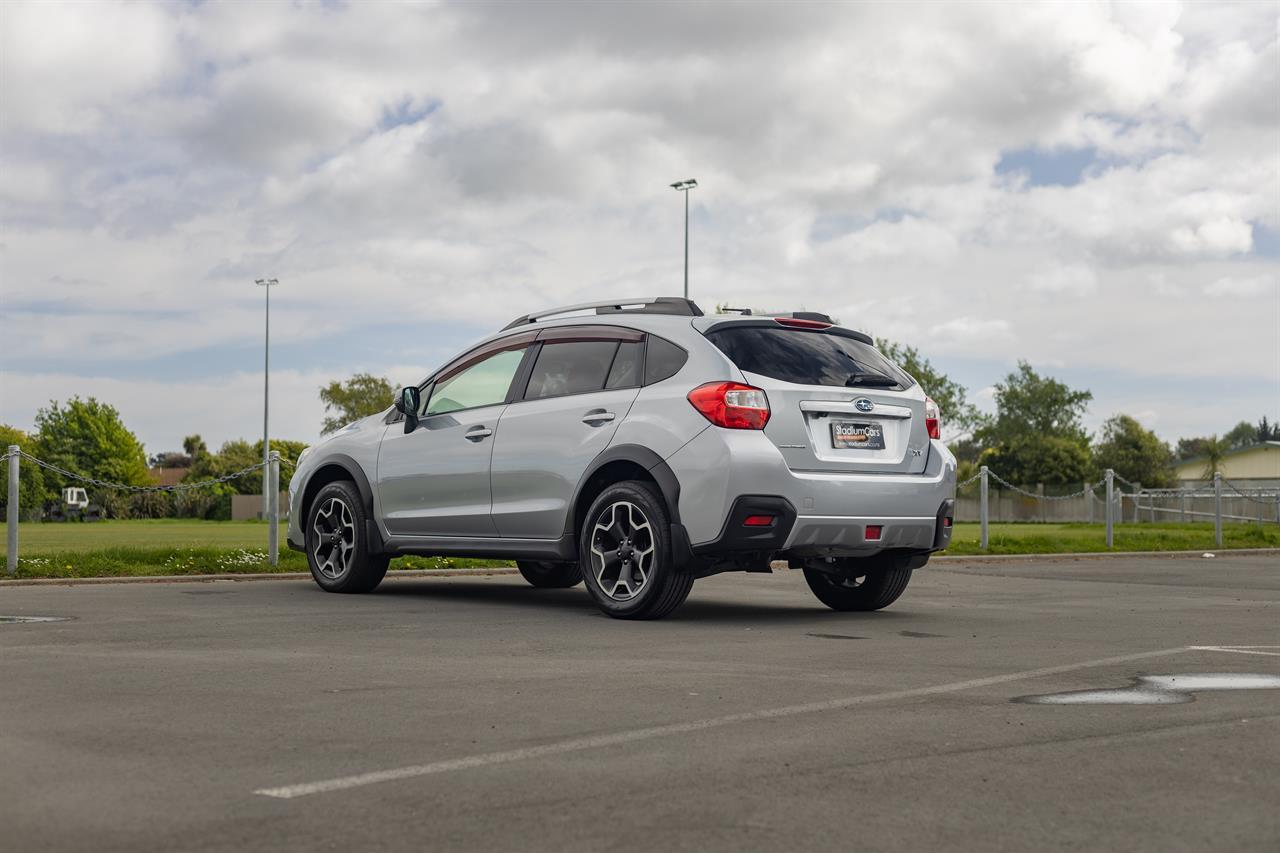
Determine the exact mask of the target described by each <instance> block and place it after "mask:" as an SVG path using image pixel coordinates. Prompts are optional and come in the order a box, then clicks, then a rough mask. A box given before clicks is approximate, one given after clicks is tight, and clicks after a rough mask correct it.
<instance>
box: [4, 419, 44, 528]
mask: <svg viewBox="0 0 1280 853" xmlns="http://www.w3.org/2000/svg"><path fill="white" fill-rule="evenodd" d="M15 444H16V445H17V446H18V447H19V448H20V449H21V450H23V451H25V452H27V453H30V454H32V455H35V440H34V439H33V438H32V437H31V436H29V435H27V434H26V433H25V432H23V431H22V430H20V429H17V428H15V427H11V426H9V425H8V424H0V452H4V451H6V450H8V449H9V447H10V446H12V445H15ZM5 482H6V483H7V482H8V480H7V479H6V480H5ZM45 498H46V494H45V482H44V469H43V468H41V467H40V466H39V465H37V464H35V463H34V462H31V461H28V460H26V459H23V460H22V461H20V462H19V463H18V509H19V510H20V511H21V512H22V513H24V514H25V513H28V512H34V511H37V510H39V509H40V508H41V507H43V505H44V502H45ZM8 508H9V490H8V489H7V488H5V489H0V512H5V511H7V510H8Z"/></svg>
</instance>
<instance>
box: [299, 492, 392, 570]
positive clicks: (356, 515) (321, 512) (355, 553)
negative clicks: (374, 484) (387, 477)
mask: <svg viewBox="0 0 1280 853" xmlns="http://www.w3.org/2000/svg"><path fill="white" fill-rule="evenodd" d="M366 521H367V516H366V514H365V510H364V502H363V501H361V500H360V492H359V491H357V490H356V487H355V484H354V483H352V482H350V481H349V480H339V481H337V482H334V483H330V484H329V485H327V486H325V487H324V488H323V489H321V490H320V493H319V494H317V495H316V497H315V500H313V501H312V502H311V506H310V507H309V508H308V509H307V522H306V524H307V526H306V528H305V529H304V533H303V536H304V543H305V547H306V549H307V565H308V566H309V567H310V568H311V577H312V578H313V579H314V580H315V582H316V584H317V585H318V586H319V587H320V588H321V589H323V590H324V591H325V592H348V593H360V592H371V591H373V590H374V589H375V588H376V587H377V586H378V584H380V583H381V582H382V578H383V577H384V576H385V575H386V574H387V564H388V563H390V562H391V558H390V557H388V556H387V555H385V554H370V553H369V543H368V541H367V535H366V533H365V531H366V530H367V529H368V527H367V526H366V523H365V522H366Z"/></svg>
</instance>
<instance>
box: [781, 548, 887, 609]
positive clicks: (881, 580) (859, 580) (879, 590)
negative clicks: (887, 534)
mask: <svg viewBox="0 0 1280 853" xmlns="http://www.w3.org/2000/svg"><path fill="white" fill-rule="evenodd" d="M886 563H887V564H886ZM835 567H837V568H839V569H840V571H839V572H838V573H837V572H832V571H824V570H822V569H817V568H811V567H809V566H805V569H804V579H805V581H806V582H807V583H808V584H809V589H811V590H813V594H814V595H816V596H817V597H818V600H819V601H821V602H822V603H823V604H825V605H827V606H828V607H830V608H831V609H832V610H840V611H843V612H848V611H857V610H861V611H867V610H881V609H883V608H885V607H888V606H889V605H890V604H893V603H894V602H895V601H897V600H898V597H899V596H900V595H902V593H903V591H904V590H906V588H907V584H908V583H910V581H911V567H910V566H909V565H907V566H902V565H895V564H893V563H892V562H888V561H880V560H876V559H875V558H871V559H849V560H844V561H842V562H841V563H837V564H835Z"/></svg>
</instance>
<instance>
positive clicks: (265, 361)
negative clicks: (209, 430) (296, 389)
mask: <svg viewBox="0 0 1280 853" xmlns="http://www.w3.org/2000/svg"><path fill="white" fill-rule="evenodd" d="M253 283H254V284H256V285H258V286H259V287H262V288H265V290H266V292H267V327H266V332H265V334H264V335H263V339H262V517H263V518H268V515H267V509H268V507H269V506H270V503H269V500H270V495H268V492H269V491H270V489H271V466H270V464H269V463H270V458H271V442H270V441H269V440H268V438H267V413H268V410H269V406H270V400H271V395H270V390H271V287H272V285H276V284H279V283H280V282H279V281H278V280H276V279H274V278H258V279H254V281H253Z"/></svg>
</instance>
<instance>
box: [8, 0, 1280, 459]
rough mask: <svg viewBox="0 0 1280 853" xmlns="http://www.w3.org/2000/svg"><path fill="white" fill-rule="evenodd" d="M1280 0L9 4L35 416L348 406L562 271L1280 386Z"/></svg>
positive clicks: (235, 421)
mask: <svg viewBox="0 0 1280 853" xmlns="http://www.w3.org/2000/svg"><path fill="white" fill-rule="evenodd" d="M1278 21H1280V3H1276V2H1252V3H1241V4H1236V5H1233V4H1228V3H1204V4H1184V5H1178V4H1167V5H1165V4H1156V3H1142V4H1132V5H1130V4H1119V3H1112V4H1107V3H1101V4H1089V3H1084V2H1076V3H1069V4H1062V5H1054V4H1017V5H1015V4H1012V3H971V4H961V3H937V4H925V3H918V4H911V5H907V4H883V5H880V4H859V5H854V4H839V3H824V4H805V3H798V2H786V3H778V4H775V5H771V4H766V3H750V4H741V5H733V4H728V3H697V2H682V3H671V4H638V3H637V4H626V5H623V4H599V5H585V4H578V3H520V4H517V3H510V4H493V5H490V4H485V3H475V2H470V3H466V4H457V5H454V4H449V3H443V4H442V3H390V2H381V3H372V2H370V3H334V2H331V3H308V2H297V3H285V2H281V3H253V4H250V3H218V2H203V3H164V4H144V3H114V2H107V0H94V2H83V3H71V2H61V3H59V2H41V3H33V4H25V3H20V2H14V0H4V2H3V3H0V40H2V42H3V43H2V44H0V63H2V66H0V74H2V80H0V87H2V88H0V119H2V126H0V220H2V224H3V233H2V234H0V276H2V278H0V286H2V288H3V291H2V295H3V301H2V303H0V359H2V364H0V382H2V385H0V421H3V422H7V423H11V424H13V425H16V426H19V427H23V428H29V427H30V426H31V423H32V419H33V417H34V414H35V411H36V409H37V408H39V407H40V406H41V405H43V404H45V403H46V402H47V401H48V400H49V399H51V398H57V399H66V398H67V397H70V396H71V395H74V394H80V395H85V396H87V395H96V396H97V397H99V398H100V399H103V400H106V401H109V402H111V403H113V404H114V405H116V406H117V407H118V408H119V409H120V410H121V412H122V413H123V415H124V417H125V419H126V422H127V423H128V425H129V426H130V427H132V428H133V429H134V431H135V432H137V433H138V435H139V436H140V437H141V438H142V439H143V441H144V442H145V443H146V445H147V449H148V450H149V451H152V452H154V451H160V450H166V449H173V448H177V447H178V446H179V445H180V443H181V439H182V437H183V436H184V435H186V434H188V433H191V432H200V433H202V434H203V435H204V437H205V438H206V440H207V441H208V442H209V443H210V444H211V445H213V446H216V445H218V444H220V443H221V442H222V441H224V440H226V439H229V438H236V437H242V436H243V437H253V436H255V435H258V434H260V430H261V406H262V398H261V395H262V386H261V383H262V331H263V330H262V325H263V304H262V300H263V290H262V289H261V288H258V287H255V286H254V284H253V280H254V279H255V278H260V277H264V276H275V277H278V278H279V279H280V282H281V284H280V286H279V288H277V289H275V290H274V291H273V294H272V329H271V331H272V367H273V371H272V391H273V393H272V425H273V429H272V432H273V434H276V435H282V436H286V437H289V438H299V439H312V438H314V437H315V436H316V435H317V433H318V429H319V426H320V422H321V417H322V412H321V405H320V402H319V400H318V398H317V393H316V392H317V389H318V388H319V386H320V385H321V384H322V383H325V382H327V381H328V380H330V379H334V378H342V377H346V376H348V375H350V374H351V373H354V372H356V371H372V372H375V373H378V374H382V375H387V376H389V377H390V378H391V379H392V380H393V381H394V382H397V383H401V382H410V381H416V380H417V379H419V378H420V377H421V376H422V375H424V374H425V373H426V372H428V371H429V370H430V369H431V368H433V367H435V366H436V365H438V364H439V363H440V362H441V361H443V360H444V359H445V358H446V357H448V356H449V355H450V354H451V353H453V352H455V351H456V350H457V349H459V348H460V347H461V346H463V345H464V344H465V343H466V342H467V341H469V340H471V339H473V338H476V337H478V336H480V335H483V334H485V333H487V332H489V331H491V330H493V329H494V328H496V327H499V326H501V325H503V324H505V323H506V322H507V321H509V320H510V319H511V318H512V317H514V316H516V315H517V314H520V313H524V312H526V311H530V310H533V309H536V308H540V307H546V306H549V305H554V304H561V303H566V302H574V301H581V300H587V299H593V298H612V297H618V296H628V295H638V294H653V293H664V294H672V293H678V292H679V290H680V287H681V262H682V256H681V251H682V242H681V241H682V224H683V220H682V216H683V208H682V205H681V198H680V196H679V195H678V194H677V193H675V192H673V191H672V190H671V189H669V188H668V186H667V185H668V184H669V183H671V182H672V181H675V180H677V179H681V178H687V177H696V178H697V179H698V181H699V184H700V186H699V188H698V189H697V190H695V191H694V194H693V196H692V204H693V206H692V216H691V222H692V224H691V231H692V236H691V241H692V248H691V259H690V266H691V273H690V276H691V287H692V292H693V295H694V297H695V298H696V299H698V300H699V301H700V302H701V303H702V304H703V306H704V307H707V308H710V307H711V306H714V305H715V304H716V303H729V304H733V305H751V306H757V307H763V308H769V309H776V310H787V309H797V308H807V309H810V310H825V311H829V312H831V313H833V314H835V315H837V316H838V317H839V318H840V319H841V320H842V321H843V322H844V323H845V324H846V325H850V326H854V327H857V328H862V329H865V330H867V331H869V332H871V333H873V334H876V335H880V336H887V337H890V338H894V339H897V340H900V341H903V342H906V343H910V344H913V345H915V346H918V347H919V348H920V349H921V350H922V351H923V352H924V353H925V354H926V355H927V356H928V357H929V358H931V359H932V360H933V361H934V362H935V363H936V364H938V365H940V366H941V367H943V368H944V369H945V370H947V371H948V372H949V373H951V374H952V375H953V376H954V377H955V378H957V379H959V380H960V381H962V382H963V383H965V384H966V385H967V386H968V387H969V388H970V391H971V394H972V395H973V397H974V399H975V401H977V402H979V403H980V404H983V405H989V404H990V391H991V385H992V384H993V383H994V382H996V381H998V380H999V379H1000V378H1001V377H1002V376H1003V375H1004V374H1005V373H1006V372H1008V371H1009V370H1010V369H1011V368H1012V367H1013V366H1014V364H1015V363H1016V361H1017V360H1018V359H1019V358H1024V359H1027V360H1029V361H1030V362H1031V363H1032V364H1033V365H1035V366H1036V367H1037V368H1039V369H1042V370H1044V371H1047V372H1049V373H1051V374H1054V375H1056V376H1059V377H1061V378H1063V379H1064V380H1066V381H1068V382H1069V383H1071V384H1072V385H1076V386H1080V387H1086V388H1089V389H1091V390H1092V391H1093V392H1094V394H1095V400H1094V404H1093V406H1092V409H1091V412H1090V417H1089V424H1090V426H1092V427H1096V426H1097V425H1098V424H1100V423H1101V421H1102V420H1103V419H1105V418H1106V417H1109V416H1110V415H1112V414H1114V413H1116V412H1121V411H1123V412H1127V413H1130V414H1133V415H1135V416H1138V417H1139V418H1140V419H1142V420H1143V421H1144V422H1146V423H1147V424H1148V425H1149V426H1151V427H1153V428H1155V429H1156V430H1157V431H1158V432H1159V433H1160V434H1161V435H1162V436H1163V437H1165V438H1166V439H1175V438H1177V437H1178V436H1181V435H1190V434H1200V433H1208V432H1223V431H1225V430H1226V429H1228V428H1229V427H1230V426H1231V425H1232V424H1234V423H1235V422H1236V421H1238V420H1240V419H1248V420H1251V421H1256V420H1257V419H1258V418H1259V417H1260V416H1261V415H1263V414H1266V415H1268V416H1269V417H1271V418H1276V417H1277V416H1280V332H1278V331H1277V329H1280V48H1278V45H1277V33H1278V29H1280V23H1278Z"/></svg>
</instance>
